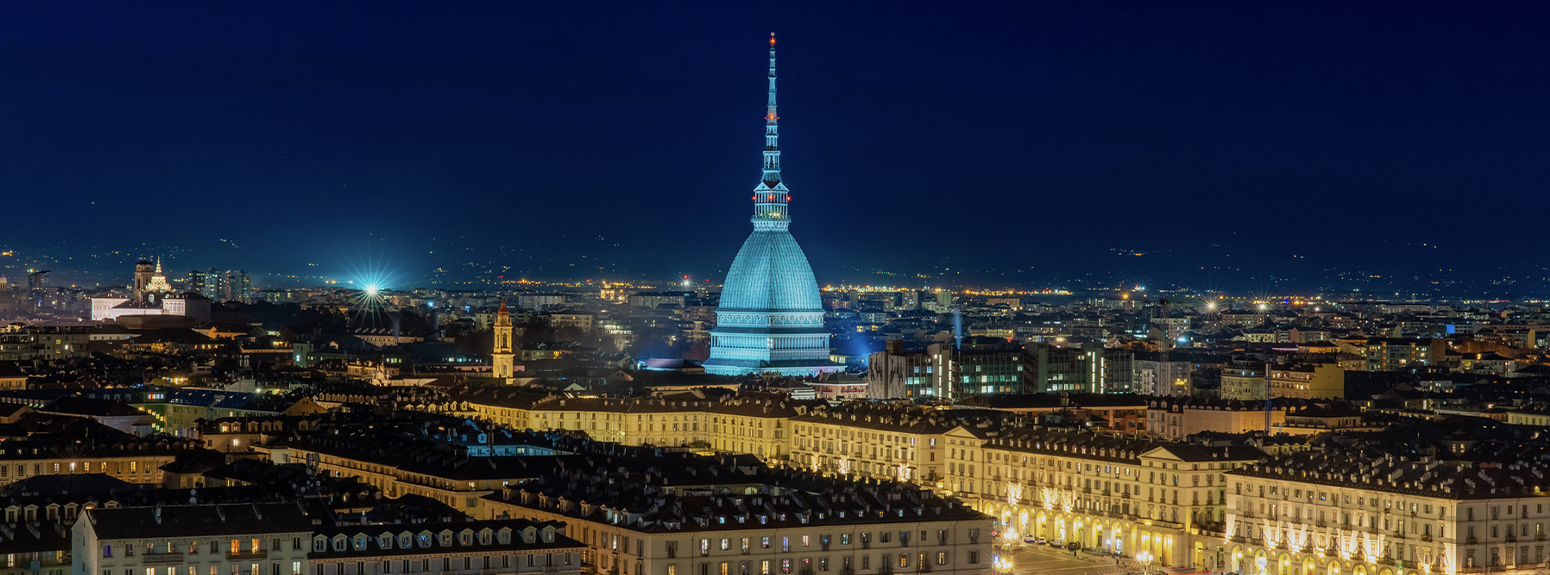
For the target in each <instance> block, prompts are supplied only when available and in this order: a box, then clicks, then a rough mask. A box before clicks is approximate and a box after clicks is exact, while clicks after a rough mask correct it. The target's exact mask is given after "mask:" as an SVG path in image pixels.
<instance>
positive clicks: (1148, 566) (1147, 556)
mask: <svg viewBox="0 0 1550 575" xmlns="http://www.w3.org/2000/svg"><path fill="white" fill-rule="evenodd" d="M1136 561H1140V562H1141V575H1151V573H1152V552H1151V551H1142V552H1140V553H1137V554H1136Z"/></svg>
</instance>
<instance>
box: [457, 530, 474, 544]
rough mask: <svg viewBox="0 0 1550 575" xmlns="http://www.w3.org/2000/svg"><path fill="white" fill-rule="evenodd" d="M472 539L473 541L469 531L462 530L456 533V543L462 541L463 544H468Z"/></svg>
mask: <svg viewBox="0 0 1550 575" xmlns="http://www.w3.org/2000/svg"><path fill="white" fill-rule="evenodd" d="M473 541H474V537H473V534H472V533H469V532H467V531H464V532H462V533H459V534H458V535H457V542H458V543H462V544H464V545H468V544H471V543H473Z"/></svg>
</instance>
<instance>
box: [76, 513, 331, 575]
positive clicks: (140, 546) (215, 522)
mask: <svg viewBox="0 0 1550 575" xmlns="http://www.w3.org/2000/svg"><path fill="white" fill-rule="evenodd" d="M83 514H84V519H83V520H80V521H76V522H75V525H74V526H73V527H72V528H71V529H72V530H73V532H74V535H73V538H74V541H75V543H74V553H73V554H74V556H75V562H74V563H75V569H74V573H75V575H305V574H306V573H307V565H308V559H307V549H308V548H307V546H306V545H305V544H304V542H306V541H308V540H310V539H311V538H312V521H311V520H310V519H308V518H307V516H306V514H305V513H303V511H302V508H301V506H300V505H299V504H297V503H245V504H237V505H181V506H166V507H162V506H157V507H118V508H97V509H87V510H85V511H84V512H83Z"/></svg>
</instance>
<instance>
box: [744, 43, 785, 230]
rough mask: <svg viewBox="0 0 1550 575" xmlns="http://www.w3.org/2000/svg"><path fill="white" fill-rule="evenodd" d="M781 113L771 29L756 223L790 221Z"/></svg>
mask: <svg viewBox="0 0 1550 575" xmlns="http://www.w3.org/2000/svg"><path fill="white" fill-rule="evenodd" d="M777 120H780V114H778V113H776V111H775V33H774V32H770V92H769V102H768V104H767V105H766V107H765V111H764V177H762V178H760V180H759V185H758V187H756V188H754V195H753V201H754V217H753V219H754V221H755V222H757V224H756V225H765V226H773V227H785V225H786V223H787V222H788V221H789V220H788V219H787V217H788V215H787V212H786V204H787V202H790V201H791V195H790V191H789V190H787V189H786V186H785V185H784V184H782V183H781V182H780V136H779V133H778V131H777V128H776V124H777Z"/></svg>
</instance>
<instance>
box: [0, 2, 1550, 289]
mask: <svg viewBox="0 0 1550 575" xmlns="http://www.w3.org/2000/svg"><path fill="white" fill-rule="evenodd" d="M726 4H727V3H720V2H703V3H688V2H682V3H680V2H670V3H659V2H652V3H619V4H618V5H616V6H614V7H612V8H609V7H605V6H603V5H601V4H594V3H559V2H556V3H548V4H539V3H531V2H489V3H480V2H454V3H425V2H414V3H404V4H392V3H383V2H355V3H338V2H336V3H323V4H320V3H301V2H295V3H291V2H151V3H145V2H136V3H123V2H115V3H104V4H98V5H91V4H84V3H69V4H64V3H42V2H38V3H22V2H11V3H7V4H6V5H4V6H3V7H0V74H3V81H0V198H3V206H4V209H3V212H0V213H3V215H4V216H3V218H0V230H3V232H0V247H3V248H6V249H13V250H15V251H16V254H17V255H15V256H11V261H5V260H0V267H13V268H14V267H19V266H23V265H30V264H27V262H29V261H36V260H37V258H56V259H58V260H61V261H56V262H53V263H51V264H50V265H52V266H53V267H54V269H56V274H61V277H63V278H66V279H67V280H69V279H70V278H77V277H79V278H87V277H89V276H90V275H91V273H92V272H100V271H102V270H103V269H107V270H111V271H114V273H115V274H117V275H125V276H127V270H124V273H118V270H120V269H121V268H122V265H121V263H120V262H121V261H133V260H134V259H138V258H141V257H149V256H155V255H162V256H165V257H167V258H168V261H169V266H171V267H172V268H173V269H175V270H179V271H178V272H177V273H184V272H183V270H187V269H190V268H196V267H197V268H206V267H212V266H213V267H222V268H228V267H230V268H245V269H249V270H253V271H254V272H255V273H259V274H270V275H268V276H262V275H261V276H260V277H268V278H269V279H265V280H260V281H259V282H258V283H259V284H260V285H261V286H262V285H264V284H274V283H277V280H275V279H273V274H318V275H332V276H340V275H342V274H348V273H349V272H350V270H352V269H355V268H360V267H363V266H365V267H371V266H373V265H375V264H373V263H365V264H363V262H365V261H367V260H370V261H371V262H380V261H386V262H389V264H388V265H389V266H390V267H391V268H392V269H393V270H395V271H396V272H397V274H398V275H399V280H398V281H399V282H400V283H402V284H405V285H408V284H411V283H423V282H427V281H429V280H431V279H435V280H437V281H443V282H446V281H457V280H468V279H473V278H492V277H496V276H497V275H506V276H507V277H508V278H510V277H533V278H539V277H542V278H552V279H561V278H578V279H580V278H607V277H611V278H662V277H671V276H674V275H678V274H694V275H696V276H697V277H708V278H714V279H715V280H716V281H719V280H720V277H721V275H722V273H724V270H725V269H726V267H727V265H728V264H730V262H731V259H732V256H733V255H734V254H735V253H736V250H737V248H738V246H739V245H740V244H741V242H742V241H743V239H744V238H745V237H746V236H747V234H748V232H749V230H750V225H749V223H748V215H749V212H750V211H751V206H750V203H749V200H748V196H749V193H750V191H751V190H752V189H753V187H754V186H755V185H756V184H757V182H758V176H759V163H760V146H761V141H762V140H761V135H762V121H761V115H762V114H763V111H764V110H763V105H764V89H765V78H764V74H765V65H766V61H765V50H766V44H765V41H766V39H767V38H768V35H769V33H770V32H772V31H773V32H776V33H777V34H778V35H779V39H780V44H779V49H780V53H779V55H780V98H781V108H780V112H781V136H782V137H781V145H782V149H783V152H784V153H783V162H784V167H785V171H784V176H785V180H786V183H787V185H788V186H790V187H791V189H792V191H793V192H792V195H793V205H792V213H793V220H794V223H793V225H792V232H793V234H794V235H795V236H796V238H797V240H798V241H799V242H801V243H802V245H803V247H804V248H805V249H806V250H807V253H808V257H809V259H810V260H811V261H812V263H813V266H814V269H815V271H816V273H817V276H818V280H819V283H820V284H824V283H831V282H833V283H838V282H841V281H850V282H862V283H878V282H889V283H896V284H908V285H948V284H969V285H981V286H991V285H1022V286H1032V287H1044V286H1076V287H1081V286H1089V285H1094V284H1105V285H1107V284H1113V283H1116V282H1120V281H1124V282H1131V283H1145V284H1152V285H1159V286H1165V285H1186V286H1191V287H1200V288H1208V289H1235V290H1246V291H1251V292H1252V291H1259V292H1272V291H1276V290H1279V289H1283V288H1298V289H1314V288H1319V287H1361V286H1363V285H1372V286H1374V289H1376V287H1377V284H1374V283H1373V282H1374V281H1375V280H1373V279H1372V277H1371V276H1383V280H1382V281H1379V282H1378V284H1383V285H1390V287H1393V286H1394V285H1395V284H1388V283H1386V282H1389V281H1392V280H1393V279H1394V278H1401V279H1402V280H1403V281H1402V282H1401V283H1404V284H1407V285H1412V286H1418V287H1413V288H1412V289H1417V290H1422V291H1425V290H1429V289H1441V288H1438V287H1437V286H1450V285H1451V286H1455V287H1461V288H1462V287H1468V286H1482V285H1486V286H1488V285H1491V283H1492V282H1493V281H1494V282H1496V285H1497V286H1498V287H1501V286H1512V287H1511V289H1512V290H1516V291H1518V292H1525V293H1535V292H1536V291H1550V290H1544V287H1545V286H1546V285H1547V282H1546V281H1545V280H1544V278H1545V277H1546V276H1550V271H1547V270H1546V267H1545V266H1546V265H1547V259H1546V257H1545V256H1544V245H1545V243H1546V242H1545V239H1544V238H1545V236H1546V233H1547V228H1546V226H1545V222H1546V214H1547V213H1550V211H1547V208H1550V200H1547V199H1546V198H1547V193H1546V192H1547V187H1550V186H1547V183H1550V173H1547V169H1546V168H1547V158H1550V73H1547V71H1550V34H1547V33H1546V32H1545V30H1546V29H1547V28H1546V25H1547V23H1550V9H1547V8H1546V5H1545V4H1543V3H1526V2H1525V3H1492V4H1490V5H1489V7H1490V9H1484V8H1482V5H1480V4H1478V3H1451V4H1444V3H1415V2H1405V3H1368V2H1362V3H1351V2H1339V3H1328V4H1305V3H1297V5H1296V6H1289V5H1286V4H1285V3H1281V4H1279V5H1278V4H1271V3H1242V2H1219V3H1176V2H1136V3H1097V2H1073V3H1063V4H1037V5H1033V4H1031V3H1009V4H1005V5H979V6H978V7H976V6H973V5H970V6H964V4H971V3H931V4H906V3H899V2H889V3H875V4H867V5H861V4H853V3H839V2H817V3H812V4H787V3H746V4H743V5H741V6H739V7H728V6H727V5H726ZM112 252H118V253H117V254H114V253H112ZM1137 254H1141V255H1137ZM498 266H510V269H509V270H506V269H503V268H500V267H498ZM438 269H439V270H440V271H437V270H438ZM11 273H15V272H14V270H11ZM918 276H926V277H924V278H922V277H918ZM114 279H118V278H117V277H116V276H114ZM83 281H84V279H83ZM119 281H127V277H126V278H124V279H122V280H119ZM1504 281H1510V282H1511V283H1502V282H1504ZM1364 282H1365V283H1364ZM1431 282H1442V283H1439V284H1433V283H1431ZM1450 282H1464V283H1450ZM300 283H309V280H307V279H305V278H304V279H303V280H301V281H300ZM1428 286H1431V287H1428ZM1385 289H1387V288H1385ZM1470 289H1474V288H1470Z"/></svg>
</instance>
